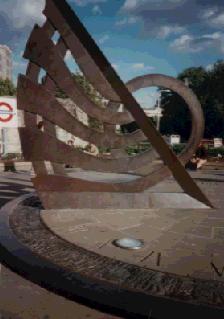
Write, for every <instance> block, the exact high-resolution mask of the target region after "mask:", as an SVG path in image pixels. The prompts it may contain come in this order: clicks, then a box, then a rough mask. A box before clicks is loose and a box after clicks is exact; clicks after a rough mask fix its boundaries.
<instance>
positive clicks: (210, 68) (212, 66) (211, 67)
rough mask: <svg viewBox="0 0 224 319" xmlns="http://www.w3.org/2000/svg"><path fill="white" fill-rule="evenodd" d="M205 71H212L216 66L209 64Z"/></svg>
mask: <svg viewBox="0 0 224 319" xmlns="http://www.w3.org/2000/svg"><path fill="white" fill-rule="evenodd" d="M205 69H206V71H212V70H213V69H214V64H208V65H207V66H206V67H205Z"/></svg>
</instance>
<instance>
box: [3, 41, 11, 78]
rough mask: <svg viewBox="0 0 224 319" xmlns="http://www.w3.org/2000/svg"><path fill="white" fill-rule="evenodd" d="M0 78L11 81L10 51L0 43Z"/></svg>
mask: <svg viewBox="0 0 224 319" xmlns="http://www.w3.org/2000/svg"><path fill="white" fill-rule="evenodd" d="M0 79H3V80H6V79H8V80H10V81H12V51H11V50H10V48H9V47H8V46H7V45H1V44H0Z"/></svg>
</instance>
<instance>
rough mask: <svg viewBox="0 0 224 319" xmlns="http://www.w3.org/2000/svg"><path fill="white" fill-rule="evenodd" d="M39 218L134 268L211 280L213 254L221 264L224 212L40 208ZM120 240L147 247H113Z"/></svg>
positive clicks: (58, 231)
mask: <svg viewBox="0 0 224 319" xmlns="http://www.w3.org/2000/svg"><path fill="white" fill-rule="evenodd" d="M41 218H42V220H43V222H44V223H45V224H46V225H47V227H48V228H50V229H51V230H52V232H54V233H55V234H57V235H58V236H60V237H61V238H64V239H65V240H67V241H69V242H70V243H73V244H76V245H80V246H82V247H84V248H86V249H90V250H91V251H93V252H96V253H99V254H101V255H104V256H108V257H112V258H115V259H118V260H122V261H125V262H130V263H133V264H136V265H138V266H143V267H150V268H152V269H156V270H161V271H167V272H170V273H177V274H180V275H191V276H194V277H197V278H204V279H212V278H213V277H214V267H212V266H211V262H212V260H211V255H212V254H214V253H215V254H218V256H217V258H219V259H220V260H222V255H223V254H222V250H220V249H218V250H217V247H220V245H221V244H222V243H223V240H224V211H223V210H222V209H220V210H211V209H197V210H196V209H194V210H192V209H182V210H180V209H179V210H178V209H160V210H158V209H157V210H154V209H147V210H146V209H139V210H136V209H133V210H131V209H130V210H94V209H91V210H43V211H42V212H41ZM222 226H223V227H222ZM124 237H131V238H137V239H142V240H144V243H145V246H144V248H143V249H140V250H137V251H133V250H132V251H131V250H124V249H120V248H117V247H115V246H114V245H113V244H112V241H113V240H114V239H117V238H124ZM159 256H160V257H159ZM159 258H160V260H158V259H159ZM223 265H224V258H223ZM216 275H217V277H220V278H218V280H223V278H222V276H219V275H218V274H217V273H216Z"/></svg>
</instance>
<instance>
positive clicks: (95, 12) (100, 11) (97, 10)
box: [92, 4, 102, 15]
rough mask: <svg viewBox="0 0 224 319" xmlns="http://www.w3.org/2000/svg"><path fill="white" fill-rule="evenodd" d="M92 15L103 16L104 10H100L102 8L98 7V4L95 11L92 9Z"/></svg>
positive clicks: (94, 8)
mask: <svg viewBox="0 0 224 319" xmlns="http://www.w3.org/2000/svg"><path fill="white" fill-rule="evenodd" d="M92 13H93V14H95V15H97V14H102V10H101V8H100V6H98V4H96V5H95V6H94V7H93V9H92Z"/></svg>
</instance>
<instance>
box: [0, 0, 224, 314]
mask: <svg viewBox="0 0 224 319" xmlns="http://www.w3.org/2000/svg"><path fill="white" fill-rule="evenodd" d="M44 14H45V16H46V22H45V23H44V24H43V26H37V25H35V27H34V29H33V31H32V33H31V35H30V38H29V40H28V42H27V46H26V49H25V53H24V57H25V58H26V59H28V60H29V63H28V67H27V71H26V75H20V76H19V79H18V108H19V109H20V110H22V111H24V122H25V127H22V128H20V138H21V144H22V150H23V154H24V157H25V159H26V160H27V161H31V162H32V164H33V168H34V172H35V177H34V178H33V183H34V187H35V189H36V191H37V194H38V197H39V199H40V200H41V203H42V205H43V207H44V209H45V211H47V210H51V211H52V212H53V213H52V215H51V216H53V217H54V216H55V212H56V211H58V210H61V211H62V220H63V216H64V214H65V213H66V208H69V209H70V210H69V211H70V214H73V215H71V216H72V218H73V216H74V214H76V213H77V211H78V213H77V214H78V216H81V219H82V221H83V220H85V219H86V220H88V217H89V216H90V215H91V216H92V214H93V213H92V212H93V210H92V212H90V211H91V210H88V209H79V208H96V209H95V211H97V212H98V211H99V210H100V209H101V211H102V212H101V215H102V216H101V218H104V220H105V222H106V223H107V216H108V215H106V214H105V210H106V208H107V205H108V203H109V207H110V208H114V209H115V210H116V209H117V208H121V209H120V210H119V209H118V211H119V212H120V213H121V212H122V208H126V210H125V209H124V212H123V213H124V214H127V215H125V216H127V217H126V220H125V219H124V218H123V221H122V220H121V219H120V222H121V223H122V222H124V221H125V223H128V215H129V214H132V218H134V220H135V218H136V214H140V215H141V214H142V215H141V216H143V217H142V218H143V219H142V222H144V225H142V227H146V228H147V227H148V225H150V226H151V224H153V223H154V222H157V221H158V220H159V222H161V223H164V226H166V227H167V226H168V223H170V222H171V224H172V225H174V226H176V223H175V222H177V224H178V223H179V221H180V222H181V223H182V222H183V223H182V224H181V225H182V226H183V227H182V226H181V227H182V231H183V232H182V235H183V241H182V242H181V243H180V242H177V240H178V239H179V238H178V236H179V233H178V232H176V231H177V229H176V231H174V232H173V231H172V229H171V233H172V234H171V237H172V240H171V242H169V236H168V237H166V232H165V231H161V229H162V228H161V229H159V228H158V227H159V226H158V224H157V226H156V227H157V228H155V229H152V228H149V229H148V228H147V229H146V233H147V234H146V235H147V236H148V235H150V233H151V232H152V233H153V236H154V238H157V237H158V236H157V235H158V233H159V232H161V236H162V235H164V234H165V235H164V236H165V237H163V241H162V242H161V243H160V240H161V238H162V237H158V238H159V239H158V241H156V240H154V241H153V240H152V241H151V240H150V245H149V247H148V250H150V249H152V250H153V251H152V252H151V253H150V251H148V252H147V255H142V258H141V259H140V260H138V261H137V262H129V261H128V262H127V260H125V259H122V258H123V257H122V256H123V255H122V253H120V254H121V255H119V251H118V250H116V249H119V248H115V247H110V249H109V248H108V249H109V250H111V251H112V255H110V256H109V257H108V255H107V254H106V252H105V254H104V250H103V249H104V246H105V243H104V244H103V245H102V246H100V248H99V247H97V250H93V251H92V250H91V249H88V247H87V248H86V247H83V246H82V245H79V244H78V243H76V242H75V243H71V242H69V240H64V239H63V236H62V238H61V237H60V235H59V236H57V234H55V233H54V231H52V230H51V228H49V227H46V225H45V224H44V222H43V220H44V218H43V217H42V219H41V217H40V216H41V213H40V209H41V208H40V207H38V205H37V204H35V203H36V200H37V197H35V196H34V195H28V196H27V195H26V198H21V199H17V200H16V202H15V203H13V204H10V205H9V206H7V207H5V208H4V209H2V210H1V214H0V260H1V262H2V263H3V264H4V265H6V266H7V267H10V268H11V269H13V270H14V271H16V272H17V273H19V274H20V275H22V276H24V277H26V278H28V279H29V280H31V281H33V282H35V283H38V284H39V285H41V286H43V287H45V288H47V289H48V290H50V291H53V292H56V293H58V294H60V295H63V296H65V297H66V298H69V299H71V300H76V297H77V296H78V297H80V298H81V302H85V301H88V302H89V301H90V302H91V303H90V305H91V306H92V307H101V306H103V307H105V308H103V309H104V310H106V311H108V312H116V313H118V314H120V315H124V316H125V317H130V318H132V317H131V316H132V315H133V316H134V315H136V316H137V318H149V311H151V310H152V311H153V316H152V317H155V318H167V314H170V313H172V317H173V318H180V317H181V318H189V317H190V316H192V315H193V316H194V317H198V318H199V317H200V318H201V317H202V318H207V319H210V318H215V319H218V318H220V319H221V318H223V300H224V293H223V292H224V286H223V282H222V278H221V277H222V273H221V272H220V271H219V269H218V268H217V266H216V265H215V261H214V260H211V261H210V260H209V258H210V257H209V256H208V251H211V252H214V251H215V252H216V253H217V249H218V248H220V245H219V244H220V242H219V241H218V240H217V241H216V239H214V240H213V239H212V237H211V238H210V237H209V241H210V244H209V245H210V246H208V249H207V246H206V241H205V240H203V242H202V240H201V239H202V238H201V237H200V236H199V237H200V238H199V239H198V237H197V236H196V237H197V238H196V237H195V238H196V239H195V242H196V244H195V243H194V242H192V241H191V242H192V246H193V245H194V246H195V245H196V246H197V245H199V248H200V253H199V256H197V255H195V254H193V253H192V250H193V249H194V248H193V247H192V246H189V245H191V242H190V243H188V240H189V237H187V239H186V236H185V234H184V231H185V230H187V231H188V230H189V231H191V229H193V231H194V232H196V233H197V231H198V229H200V231H202V229H203V231H204V232H205V231H210V228H209V227H210V224H211V225H212V227H213V226H214V225H217V223H218V226H219V222H218V221H217V218H216V217H217V216H218V217H220V214H221V212H220V211H219V210H215V209H208V208H212V206H213V205H212V204H211V203H210V201H209V199H208V198H207V197H206V196H205V195H204V193H203V192H202V191H201V190H200V188H199V187H198V186H197V184H196V183H195V182H194V180H193V179H192V178H191V177H190V175H189V174H188V172H187V171H186V170H185V168H184V164H185V163H186V162H187V161H188V160H189V159H190V158H191V156H192V155H193V153H194V152H195V149H196V148H197V146H198V144H199V142H200V139H201V137H202V135H203V128H204V120H203V114H202V110H201V107H200V104H199V102H198V100H197V98H196V96H195V95H194V93H193V92H192V91H191V90H190V89H189V88H188V87H186V86H185V85H184V83H182V82H181V81H178V80H176V79H174V78H171V77H169V76H165V75H159V74H150V75H144V76H139V77H137V78H135V79H133V80H131V81H129V82H128V83H127V84H124V83H123V82H122V80H121V79H120V78H119V76H118V75H117V73H116V71H115V70H114V69H113V67H112V66H111V64H110V63H109V62H108V61H107V59H106V57H105V56H104V54H103V53H102V52H101V51H100V49H99V48H98V46H97V45H96V43H95V42H94V40H93V39H92V38H91V36H90V35H89V33H88V32H87V31H86V29H85V27H84V26H83V25H82V23H81V22H80V20H79V19H78V17H77V16H76V14H75V13H74V12H73V11H72V10H71V8H70V7H69V5H68V4H67V3H66V1H65V0H46V7H45V10H44ZM56 31H57V32H58V33H59V34H60V37H59V39H58V41H57V43H54V41H53V39H52V38H53V36H54V34H55V32H56ZM68 50H69V51H71V54H72V56H73V58H74V60H75V62H76V63H77V65H78V66H79V68H80V70H81V71H82V72H83V74H84V76H85V77H86V79H87V80H88V81H89V82H90V83H91V84H92V85H93V87H94V88H95V90H96V91H98V92H99V94H100V95H101V96H102V97H104V98H105V99H106V100H107V101H108V103H107V105H106V106H105V107H104V108H103V107H99V106H98V105H96V104H95V103H94V102H93V101H92V100H91V99H90V98H89V97H88V95H87V94H86V93H85V92H84V91H83V89H82V87H81V86H80V85H79V83H76V82H75V81H74V79H73V77H72V74H71V72H70V70H69V69H68V67H67V65H66V63H65V56H66V52H67V51H68ZM43 70H44V71H45V72H46V76H45V77H44V78H43V79H42V80H41V81H40V80H39V78H40V77H41V74H42V72H41V71H43ZM150 86H159V87H162V88H168V89H170V90H173V91H174V92H176V93H178V94H179V95H180V96H181V97H182V98H183V99H184V100H185V102H186V103H187V105H188V107H189V110H190V112H191V115H192V130H191V135H190V138H189V141H188V143H187V145H186V147H185V149H184V150H183V152H182V153H181V154H180V155H179V157H177V156H176V155H175V154H174V153H173V152H172V150H171V149H170V148H169V147H168V146H167V144H166V142H165V141H164V139H163V138H162V136H161V135H160V133H159V132H158V131H157V130H156V129H155V128H154V126H153V124H152V122H151V121H150V120H149V119H148V118H147V116H146V115H145V113H144V111H143V110H142V109H141V107H140V106H139V104H138V103H137V102H136V100H135V98H134V97H133V95H132V92H134V91H136V90H138V89H141V88H146V87H150ZM57 88H60V89H61V90H62V91H63V92H65V93H66V95H67V96H68V97H69V98H70V99H71V100H72V101H73V102H74V104H75V105H76V106H77V107H79V108H80V109H81V110H82V111H83V112H84V113H86V114H87V116H89V117H91V118H95V119H96V120H98V121H99V122H100V123H101V125H102V127H103V130H101V131H97V130H94V129H92V128H91V127H88V126H85V125H83V124H82V123H81V122H79V119H77V118H76V117H75V116H73V115H72V114H71V113H70V112H68V111H67V110H66V109H65V107H64V106H63V105H62V104H61V102H60V100H58V99H56V97H55V91H56V89H57ZM121 104H122V105H123V106H124V111H122V112H119V111H118V109H119V107H120V105H121ZM40 118H41V119H42V122H43V125H41V126H40V125H39V123H38V122H39V121H40ZM133 121H136V123H137V124H138V126H139V128H140V130H137V131H135V132H134V133H132V134H118V133H117V132H116V129H115V128H116V125H123V124H127V123H130V122H133ZM56 127H60V128H62V129H64V130H65V131H67V132H69V133H71V134H72V135H73V136H77V137H79V138H81V139H82V140H84V141H87V142H89V143H91V144H94V145H96V146H97V147H109V148H110V149H111V155H110V156H108V157H106V158H105V157H103V156H101V155H99V156H93V155H91V154H87V153H85V152H83V151H82V150H79V149H74V148H73V147H72V145H67V144H66V143H64V142H62V141H60V140H59V139H58V137H57V132H56ZM146 139H148V141H149V142H150V143H151V145H152V146H153V148H154V149H155V151H156V152H157V154H158V155H159V156H160V158H161V160H162V161H163V163H162V162H157V163H156V161H154V159H155V153H152V152H151V151H147V152H144V153H142V154H140V155H136V156H134V155H133V156H128V155H127V154H125V152H124V148H125V147H127V146H128V145H133V144H135V143H138V142H140V141H143V140H146ZM46 162H50V163H51V166H52V170H49V169H48V166H47V165H46ZM65 164H69V165H72V166H73V167H76V168H81V169H83V171H82V174H83V175H82V174H81V178H80V175H79V178H78V177H77V175H73V176H72V175H71V174H69V173H68V171H67V170H66V169H65ZM89 171H95V172H101V173H105V172H107V173H124V174H125V175H132V176H134V177H136V176H137V178H133V179H129V180H119V182H118V181H117V182H116V181H114V180H113V182H110V181H109V180H106V179H105V180H103V179H102V180H99V179H98V181H96V180H95V181H94V180H93V179H91V178H88V174H89ZM170 174H173V176H174V178H175V179H176V181H177V182H178V183H179V185H180V186H181V187H182V189H183V191H184V192H185V193H186V194H188V195H189V196H191V197H193V198H194V199H195V200H197V201H199V202H201V203H202V204H203V207H205V205H206V208H205V209H202V210H201V211H200V210H195V211H194V210H186V211H184V210H172V211H169V210H160V209H157V210H156V211H154V212H153V210H152V211H151V210H150V209H149V208H150V205H149V204H148V206H147V205H146V206H144V205H142V199H143V197H144V196H143V197H142V194H143V195H144V193H145V191H146V190H147V189H149V188H150V187H151V186H153V185H156V184H157V183H159V182H160V181H162V180H164V179H165V178H167V177H168V176H169V175H170ZM82 176H87V178H84V177H83V178H82ZM119 178H120V175H119ZM147 196H148V195H147ZM32 198H34V199H33V202H32ZM28 202H29V203H28ZM102 208H103V209H102ZM132 208H135V210H133V209H132ZM136 208H139V209H136ZM141 208H147V209H143V210H141ZM131 211H132V212H131ZM88 214H89V215H88ZM150 214H152V215H150ZM153 214H155V215H153ZM164 214H167V215H164ZM56 215H57V214H56ZM42 216H44V215H42ZM71 216H70V217H71ZM83 216H85V217H84V218H83ZM91 216H90V217H91ZM114 216H115V215H114ZM147 216H148V217H147ZM150 216H153V217H152V218H151V217H150ZM192 216H193V217H192ZM204 216H205V217H204ZM206 216H207V217H208V219H209V218H210V219H209V220H207V219H206ZM209 216H210V217H209ZM211 216H212V218H213V217H214V220H213V219H212V218H211ZM164 217H165V218H164ZM147 218H148V219H147ZM150 218H151V219H150ZM180 219H181V220H180ZM204 219H206V220H205V224H203V223H202V222H203V220H204ZM120 222H119V223H120ZM119 223H118V224H119ZM200 223H202V227H201V226H200V225H201V224H200ZM161 225H162V224H161ZM172 225H171V226H172ZM197 225H199V228H195V227H196V226H197ZM78 226H79V225H78ZM124 226H126V224H125V225H124ZM150 226H149V227H150ZM161 227H162V226H161ZM200 227H201V228H200ZM203 227H204V228H203ZM168 228H169V227H168ZM171 228H172V227H171ZM208 228H209V229H208ZM218 228H220V227H218ZM165 229H166V228H165ZM214 229H215V228H214ZM214 229H213V228H212V232H213V235H214V233H215V230H214ZM152 230H153V231H154V232H153V231H152ZM109 231H110V230H109V229H108V232H109ZM178 231H179V230H178ZM104 233H105V232H104ZM88 235H89V234H88V232H87V237H88ZM159 235H160V234H159ZM168 235H169V234H168ZM80 236H82V234H81V232H80ZM94 236H95V237H97V235H96V234H95V233H94V235H93V237H94ZM105 236H106V237H107V236H109V235H108V234H107V232H106V233H105ZM192 236H193V234H192ZM209 236H210V234H209ZM202 237H203V236H202ZM164 238H167V239H164ZM203 238H204V237H203ZM214 238H215V237H214ZM109 239H110V238H107V242H108V240H109ZM184 239H185V240H184ZM93 240H95V238H93ZM190 240H191V239H190ZM178 243H180V246H178V245H177V246H176V247H179V250H178V254H179V255H178V254H177V256H175V249H176V247H175V244H178ZM217 243H218V245H217ZM188 244H189V245H188ZM221 244H222V243H221ZM153 245H154V246H155V247H157V246H158V247H159V249H163V252H165V253H167V258H168V259H166V261H165V259H163V264H162V266H161V267H160V259H161V253H158V257H157V265H156V266H154V265H153V264H152V263H151V264H149V266H148V267H147V266H144V262H145V261H147V262H148V260H146V259H147V258H148V259H149V258H150V256H151V255H153V254H155V251H154V248H152V247H154V246H153ZM161 245H162V246H163V247H160V246H161ZM186 245H188V246H186ZM165 247H166V249H165ZM186 247H187V250H185V248H186ZM189 247H190V248H189ZM98 248H99V249H100V250H99V249H98ZM113 249H115V250H116V251H114V250H113ZM143 251H144V249H143ZM186 251H187V253H186V254H188V255H186V258H187V257H189V258H190V259H189V261H187V263H186V261H185V263H183V258H184V257H185V256H184V254H185V252H186ZM221 251H222V249H221ZM126 252H127V251H126ZM197 253H198V251H196V254H197ZM116 254H118V255H119V256H115V255H116ZM140 254H141V252H140ZM145 254H146V251H145ZM200 254H202V255H200ZM203 254H204V255H203ZM221 255H222V254H221V253H220V255H218V256H221ZM126 256H128V258H129V257H130V256H131V257H132V254H129V255H126ZM133 256H135V257H136V256H137V255H134V254H133ZM140 256H141V255H140ZM115 257H117V258H115ZM173 257H174V259H173ZM200 257H202V261H203V262H204V263H205V265H206V267H207V268H206V269H205V271H204V272H203V269H202V268H203V267H201V266H200V264H199V266H198V264H197V260H198V259H197V258H199V260H200V262H201V259H200ZM163 258H164V257H163ZM169 258H171V259H169ZM175 258H176V259H175ZM206 258H207V259H206ZM135 261H136V260H135ZM175 262H176V264H175ZM191 262H193V266H192V267H191ZM209 262H210V264H209ZM210 265H212V267H213V269H214V270H215V271H216V276H217V277H214V278H215V279H214V280H211V276H213V275H214V274H213V273H212V274H211V269H210ZM174 266H175V267H176V268H175V267H174ZM185 266H186V269H185ZM162 267H165V268H162ZM166 267H167V268H166ZM169 267H171V268H169ZM172 267H174V268H172ZM217 269H218V270H217ZM191 271H192V272H191ZM190 272H191V274H192V276H190V275H189V273H190ZM195 273H196V274H197V276H196V277H194V274H195ZM201 274H202V276H205V277H203V278H205V279H203V278H202V277H201ZM150 309H151V310H150ZM134 318H135V317H134Z"/></svg>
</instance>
